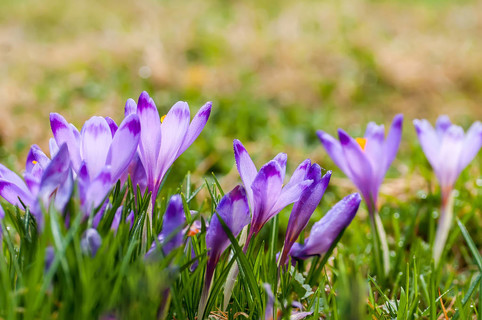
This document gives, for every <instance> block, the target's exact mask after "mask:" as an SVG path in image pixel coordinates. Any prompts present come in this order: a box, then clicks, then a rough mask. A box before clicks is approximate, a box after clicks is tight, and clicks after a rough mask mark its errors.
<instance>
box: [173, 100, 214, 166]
mask: <svg viewBox="0 0 482 320" xmlns="http://www.w3.org/2000/svg"><path fill="white" fill-rule="evenodd" d="M211 107H212V103H211V102H207V103H206V104H205V105H204V106H202V107H201V109H199V111H198V112H197V113H196V115H195V116H194V118H193V119H192V121H191V124H190V125H189V129H187V134H186V137H185V139H184V141H183V142H182V145H181V148H179V152H178V154H177V157H179V156H180V155H181V154H182V153H183V152H184V151H186V149H187V148H189V146H190V145H191V144H192V143H193V142H194V140H196V139H197V137H198V136H199V135H200V134H201V131H202V130H203V129H204V126H205V125H206V122H207V121H208V119H209V116H210V115H211ZM177 157H176V158H177Z"/></svg>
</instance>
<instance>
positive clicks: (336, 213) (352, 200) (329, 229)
mask: <svg viewBox="0 0 482 320" xmlns="http://www.w3.org/2000/svg"><path fill="white" fill-rule="evenodd" d="M360 202H361V197H360V195H359V194H358V193H353V194H351V195H349V196H346V197H345V198H343V199H342V200H340V201H339V202H338V203H337V204H335V205H334V206H333V208H331V210H330V211H328V213H327V214H326V215H325V216H324V217H323V218H322V219H321V220H320V221H318V222H316V223H315V224H314V225H313V228H311V232H310V235H309V237H308V238H307V239H306V240H305V243H304V244H303V245H301V244H299V243H295V244H294V245H293V247H292V248H291V251H290V255H291V256H292V257H293V258H297V259H306V258H308V257H310V256H315V255H318V256H320V255H322V254H324V253H325V252H327V251H328V249H329V248H330V247H331V245H332V244H333V242H334V241H335V239H336V238H337V237H338V235H339V234H340V232H342V231H343V230H344V229H345V228H346V227H348V225H349V224H350V223H351V221H352V220H353V218H354V217H355V214H356V212H357V211H358V207H359V206H360Z"/></svg>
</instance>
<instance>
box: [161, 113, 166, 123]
mask: <svg viewBox="0 0 482 320" xmlns="http://www.w3.org/2000/svg"><path fill="white" fill-rule="evenodd" d="M164 119H166V114H165V115H163V116H162V117H161V123H163V122H164Z"/></svg>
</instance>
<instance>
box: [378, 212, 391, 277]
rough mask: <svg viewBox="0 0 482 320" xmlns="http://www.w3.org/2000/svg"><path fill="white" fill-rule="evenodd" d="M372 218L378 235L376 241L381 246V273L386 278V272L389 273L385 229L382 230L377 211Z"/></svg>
mask: <svg viewBox="0 0 482 320" xmlns="http://www.w3.org/2000/svg"><path fill="white" fill-rule="evenodd" d="M374 217H375V226H376V228H377V233H378V239H379V241H380V244H381V245H382V254H383V272H384V274H385V276H388V272H389V271H390V256H389V251H388V242H387V234H386V233H385V229H384V228H383V223H382V219H380V214H379V213H378V211H375V212H374Z"/></svg>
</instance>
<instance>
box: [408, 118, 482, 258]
mask: <svg viewBox="0 0 482 320" xmlns="http://www.w3.org/2000/svg"><path fill="white" fill-rule="evenodd" d="M413 124H414V125H415V129H416V131H417V135H418V140H419V141H420V145H421V146H422V149H423V151H424V153H425V156H426V157H427V160H428V162H429V163H430V165H431V166H432V168H433V170H434V172H435V175H436V176H437V180H438V181H439V184H440V189H441V192H442V206H441V214H440V219H439V223H438V228H437V234H436V236H435V242H434V247H433V257H434V260H435V264H438V262H439V260H440V256H441V255H442V252H443V248H444V246H445V242H446V240H447V236H448V232H449V230H450V227H451V225H452V219H453V217H452V216H453V194H452V190H453V188H454V185H455V181H456V180H457V178H458V176H459V175H460V173H461V172H462V170H464V169H465V167H467V165H468V164H469V163H470V162H471V161H472V160H473V159H474V157H475V156H476V155H477V153H478V152H479V150H480V148H481V146H482V123H480V122H479V121H477V122H475V123H474V124H472V126H471V127H470V128H469V130H468V131H467V133H465V134H464V130H463V129H462V128H461V127H459V126H457V125H454V124H452V123H451V122H450V119H449V118H448V117H447V116H440V117H439V118H438V120H437V122H436V124H435V129H434V128H433V127H432V126H431V125H430V123H429V122H428V121H427V120H425V119H423V120H417V119H416V120H414V121H413Z"/></svg>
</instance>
